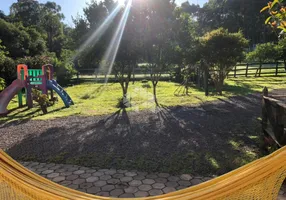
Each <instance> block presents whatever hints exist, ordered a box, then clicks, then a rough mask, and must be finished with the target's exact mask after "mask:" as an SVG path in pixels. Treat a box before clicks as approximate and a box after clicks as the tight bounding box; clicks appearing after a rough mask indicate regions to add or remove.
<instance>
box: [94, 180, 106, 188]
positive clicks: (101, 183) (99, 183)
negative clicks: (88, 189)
mask: <svg viewBox="0 0 286 200" xmlns="http://www.w3.org/2000/svg"><path fill="white" fill-rule="evenodd" d="M93 185H94V186H97V187H102V186H104V185H106V181H96V182H94V183H93Z"/></svg>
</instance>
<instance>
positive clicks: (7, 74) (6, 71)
mask: <svg viewBox="0 0 286 200" xmlns="http://www.w3.org/2000/svg"><path fill="white" fill-rule="evenodd" d="M16 71H17V70H16V63H15V61H14V60H13V59H12V58H9V57H6V56H5V57H4V59H3V60H2V61H1V62H0V77H1V78H3V79H4V80H5V82H6V84H7V85H9V84H10V83H12V81H13V80H15V79H16V77H17V73H16Z"/></svg>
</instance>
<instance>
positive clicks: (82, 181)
mask: <svg viewBox="0 0 286 200" xmlns="http://www.w3.org/2000/svg"><path fill="white" fill-rule="evenodd" d="M20 163H21V164H22V165H24V166H25V167H26V168H28V169H30V170H31V171H33V172H35V173H37V174H39V175H41V176H43V177H45V178H47V179H50V180H51V181H53V182H56V183H58V184H60V185H63V186H66V187H69V188H72V189H75V190H79V191H82V192H85V193H89V194H94V195H98V196H104V197H122V198H134V197H147V196H157V195H161V194H166V193H169V192H173V191H176V190H181V189H184V188H187V187H190V186H194V185H197V184H200V183H202V182H204V181H207V180H210V179H212V178H213V177H194V176H192V175H190V174H183V175H181V176H172V175H170V174H168V173H146V172H138V171H136V170H133V171H127V170H116V169H96V168H87V167H80V166H76V165H63V164H46V163H38V162H20ZM284 186H285V185H284ZM284 186H282V188H281V191H280V192H279V197H278V199H280V200H282V199H285V200H286V187H284Z"/></svg>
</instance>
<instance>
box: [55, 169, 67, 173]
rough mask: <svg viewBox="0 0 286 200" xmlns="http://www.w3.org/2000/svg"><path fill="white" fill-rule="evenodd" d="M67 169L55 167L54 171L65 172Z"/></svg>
mask: <svg viewBox="0 0 286 200" xmlns="http://www.w3.org/2000/svg"><path fill="white" fill-rule="evenodd" d="M66 171H67V169H56V170H55V172H58V173H63V172H66Z"/></svg>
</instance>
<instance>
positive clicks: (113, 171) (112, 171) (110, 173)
mask: <svg viewBox="0 0 286 200" xmlns="http://www.w3.org/2000/svg"><path fill="white" fill-rule="evenodd" d="M104 173H105V174H106V175H113V174H116V170H108V171H106V172H104Z"/></svg>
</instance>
